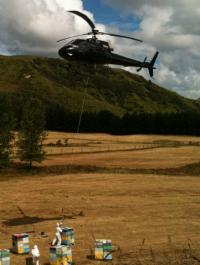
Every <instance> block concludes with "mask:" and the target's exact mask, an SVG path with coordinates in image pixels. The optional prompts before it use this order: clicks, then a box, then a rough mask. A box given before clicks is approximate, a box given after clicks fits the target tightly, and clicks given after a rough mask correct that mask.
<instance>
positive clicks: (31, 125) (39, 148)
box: [18, 98, 46, 169]
mask: <svg viewBox="0 0 200 265" xmlns="http://www.w3.org/2000/svg"><path fill="white" fill-rule="evenodd" d="M20 125H21V128H20V132H19V141H18V146H19V157H20V160H21V161H26V162H28V163H29V168H30V169H31V168H32V164H33V162H34V161H35V162H38V163H41V162H42V161H43V160H44V158H45V152H44V150H43V141H44V139H45V137H46V133H45V132H44V127H45V112H44V108H43V105H42V103H41V101H40V100H39V99H35V98H31V99H30V100H29V101H27V102H26V103H25V105H24V108H23V110H22V119H21V124H20Z"/></svg>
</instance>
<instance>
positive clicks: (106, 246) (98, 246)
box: [95, 239, 112, 260]
mask: <svg viewBox="0 0 200 265" xmlns="http://www.w3.org/2000/svg"><path fill="white" fill-rule="evenodd" d="M95 259H98V260H112V242H111V240H106V239H96V241H95Z"/></svg>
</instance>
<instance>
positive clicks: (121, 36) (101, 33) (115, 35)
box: [97, 31, 143, 42]
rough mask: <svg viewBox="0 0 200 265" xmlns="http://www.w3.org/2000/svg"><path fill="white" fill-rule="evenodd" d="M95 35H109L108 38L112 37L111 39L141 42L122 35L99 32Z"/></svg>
mask: <svg viewBox="0 0 200 265" xmlns="http://www.w3.org/2000/svg"><path fill="white" fill-rule="evenodd" d="M97 34H99V35H109V36H113V37H119V38H124V39H130V40H135V41H139V42H143V41H142V40H140V39H136V38H132V37H128V36H124V35H118V34H112V33H106V32H100V31H99V32H98V33H97Z"/></svg>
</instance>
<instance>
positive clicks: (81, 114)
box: [76, 76, 90, 134]
mask: <svg viewBox="0 0 200 265" xmlns="http://www.w3.org/2000/svg"><path fill="white" fill-rule="evenodd" d="M89 79H90V78H89V76H88V78H87V79H86V81H85V82H84V87H85V89H84V91H83V101H82V104H81V111H80V116H79V120H78V125H77V130H76V133H77V134H78V133H79V130H80V126H81V121H82V117H83V112H84V107H85V99H86V93H87V88H88V84H89Z"/></svg>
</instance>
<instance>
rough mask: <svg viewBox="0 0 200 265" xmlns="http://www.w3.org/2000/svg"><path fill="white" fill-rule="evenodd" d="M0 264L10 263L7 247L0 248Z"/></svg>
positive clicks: (6, 264)
mask: <svg viewBox="0 0 200 265" xmlns="http://www.w3.org/2000/svg"><path fill="white" fill-rule="evenodd" d="M0 265H10V251H9V250H8V249H0Z"/></svg>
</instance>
